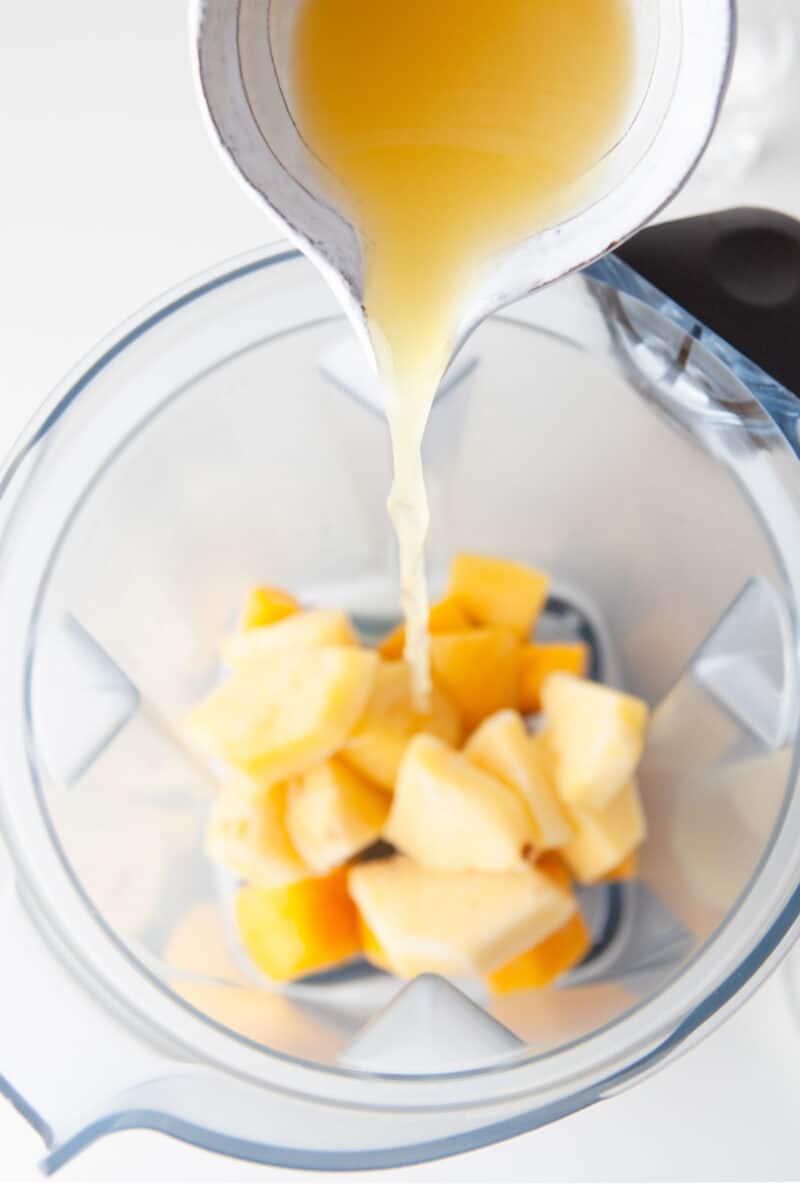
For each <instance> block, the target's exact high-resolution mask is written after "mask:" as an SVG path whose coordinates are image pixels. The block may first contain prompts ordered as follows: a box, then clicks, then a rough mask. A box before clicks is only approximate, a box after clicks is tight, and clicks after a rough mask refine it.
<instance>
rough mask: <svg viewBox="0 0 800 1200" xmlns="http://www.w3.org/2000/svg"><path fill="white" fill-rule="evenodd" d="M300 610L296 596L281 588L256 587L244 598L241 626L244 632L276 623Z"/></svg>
mask: <svg viewBox="0 0 800 1200" xmlns="http://www.w3.org/2000/svg"><path fill="white" fill-rule="evenodd" d="M299 611H300V605H299V604H298V603H297V601H296V600H295V598H294V596H290V595H289V593H288V592H282V591H281V590H280V588H267V587H254V588H250V591H249V592H248V593H247V595H246V596H245V598H244V604H243V605H242V617H241V621H240V623H239V624H240V628H241V629H242V631H243V632H244V633H247V631H248V630H250V629H260V628H261V627H262V626H266V625H274V624H275V622H276V621H282V620H283V619H284V617H293V616H294V615H295V613H298V612H299Z"/></svg>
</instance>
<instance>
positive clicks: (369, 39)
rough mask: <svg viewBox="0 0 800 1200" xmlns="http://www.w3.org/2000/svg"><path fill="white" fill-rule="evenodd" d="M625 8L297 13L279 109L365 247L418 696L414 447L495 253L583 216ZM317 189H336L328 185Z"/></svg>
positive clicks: (438, 6) (422, 699) (309, 2)
mask: <svg viewBox="0 0 800 1200" xmlns="http://www.w3.org/2000/svg"><path fill="white" fill-rule="evenodd" d="M633 60H634V37H633V18H632V15H631V11H630V5H629V3H628V0H459V3H458V4H455V3H453V0H402V2H400V0H301V2H300V4H299V7H298V12H297V16H296V22H295V26H294V40H293V47H292V107H293V111H294V118H295V121H296V124H297V127H298V130H299V131H300V133H301V136H302V137H303V139H304V140H305V142H306V144H307V145H308V146H309V148H310V149H311V151H312V153H313V154H314V155H315V157H316V158H317V160H318V161H319V163H320V166H321V169H323V170H324V171H325V172H326V175H327V176H328V177H329V186H332V187H333V188H334V191H335V195H334V199H335V201H336V203H337V204H338V205H339V206H340V208H341V210H342V211H343V212H344V213H345V214H347V216H348V217H349V219H350V220H351V221H352V223H353V225H354V227H355V228H356V229H357V230H358V231H359V234H360V236H361V239H362V243H363V247H364V259H365V294H364V303H365V309H366V314H367V320H368V323H369V329H370V335H371V338H372V342H373V346H374V348H375V353H376V359H377V363H378V367H379V370H380V374H381V380H382V385H383V392H384V397H385V406H386V415H387V419H388V422H389V428H390V434H391V440H392V448H393V459H394V482H393V485H392V490H391V494H390V499H389V511H390V515H391V518H392V521H393V523H394V526H395V530H396V533H397V538H398V545H399V551H400V567H401V583H402V603H403V611H404V616H405V620H406V650H405V654H406V658H407V660H408V661H409V663H410V664H411V666H412V668H413V677H414V686H415V697H416V703H417V705H418V707H419V708H421V709H424V708H425V707H426V705H427V703H428V698H429V695H430V687H431V684H430V666H429V638H428V629H427V623H428V597H427V589H426V579H425V557H424V552H425V540H426V534H427V528H428V505H427V497H426V490H425V482H424V475H423V469H422V440H423V435H424V432H425V427H426V424H427V421H428V417H429V414H430V410H431V406H432V404H433V400H434V397H435V395H436V390H437V388H438V385H439V383H440V382H441V378H442V376H443V374H444V371H445V370H446V368H447V365H448V363H449V360H450V357H451V354H452V351H453V348H454V342H455V337H456V331H457V328H458V325H459V321H460V319H461V317H462V313H463V311H464V308H465V304H466V301H467V300H468V298H469V296H470V294H471V293H472V292H473V291H474V289H475V288H476V286H478V285H479V283H480V282H481V279H482V278H483V277H484V276H485V274H486V272H487V271H488V270H489V268H490V264H491V261H492V259H493V257H495V256H497V255H498V254H500V253H501V252H503V251H504V250H508V249H509V248H511V247H513V246H514V245H515V244H518V243H519V242H521V241H523V240H527V239H529V238H531V237H533V236H535V234H536V233H537V232H541V231H542V230H543V229H545V228H548V227H550V226H552V225H555V224H558V223H559V222H560V221H563V219H564V218H565V217H567V216H568V215H570V213H572V212H574V211H576V209H578V208H579V207H581V206H583V205H584V204H585V203H586V202H587V199H588V200H590V199H591V194H589V195H588V196H587V189H588V190H589V191H590V186H589V185H588V184H587V178H588V175H589V173H590V172H591V171H592V169H593V168H595V167H596V166H597V164H598V163H600V162H601V160H602V159H603V157H604V156H605V155H606V154H607V153H608V151H609V150H610V149H611V148H612V147H613V145H614V143H615V142H616V140H617V139H618V137H619V136H620V135H621V133H622V132H623V130H624V120H625V117H626V112H627V107H628V102H629V98H630V92H631V81H632V75H633ZM330 180H332V181H333V183H332V185H331V184H330Z"/></svg>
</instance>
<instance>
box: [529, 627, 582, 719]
mask: <svg viewBox="0 0 800 1200" xmlns="http://www.w3.org/2000/svg"><path fill="white" fill-rule="evenodd" d="M588 669H589V647H588V646H587V645H586V644H585V643H584V642H572V643H567V642H564V643H552V644H551V645H542V646H523V647H522V673H521V677H520V701H519V706H520V708H521V709H522V711H523V712H530V713H535V712H538V711H539V709H540V708H541V707H542V685H543V683H544V681H545V679H547V676H548V675H552V674H553V673H554V672H556V671H566V672H567V674H568V675H578V676H580V677H583V676H585V675H586V673H587V671H588Z"/></svg>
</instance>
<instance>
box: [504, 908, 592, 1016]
mask: <svg viewBox="0 0 800 1200" xmlns="http://www.w3.org/2000/svg"><path fill="white" fill-rule="evenodd" d="M591 945H592V938H591V935H590V933H589V928H588V926H587V924H586V922H585V921H584V919H583V917H582V916H581V914H580V913H579V912H576V913H574V914H573V915H572V916H571V917H570V918H569V920H568V921H567V922H566V923H565V924H564V925H562V926H561V928H560V929H557V930H556V931H555V933H551V934H550V936H549V937H547V938H545V939H544V941H543V942H539V944H538V945H537V946H532V947H531V949H530V950H525V951H523V953H522V954H518V955H517V957H516V958H512V959H511V961H510V962H507V963H506V964H505V966H502V967H500V968H499V969H498V970H496V971H493V972H492V973H491V974H490V975H489V978H488V980H487V982H488V984H489V988H490V990H491V991H493V992H494V993H495V994H496V995H500V996H503V995H508V994H509V993H510V992H520V991H524V990H526V989H528V988H543V987H547V986H548V984H550V983H553V982H555V980H556V979H558V978H559V976H561V975H564V974H565V973H566V972H567V971H571V970H572V968H573V967H576V966H577V965H578V963H579V962H581V961H582V959H584V958H585V957H586V955H587V954H588V952H589V950H590V949H591Z"/></svg>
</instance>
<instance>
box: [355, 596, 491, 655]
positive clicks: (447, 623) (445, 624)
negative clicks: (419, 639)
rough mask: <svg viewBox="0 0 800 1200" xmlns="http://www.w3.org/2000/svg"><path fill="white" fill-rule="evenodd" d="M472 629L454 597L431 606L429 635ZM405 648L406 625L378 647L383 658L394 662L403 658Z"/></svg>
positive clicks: (398, 628) (389, 635)
mask: <svg viewBox="0 0 800 1200" xmlns="http://www.w3.org/2000/svg"><path fill="white" fill-rule="evenodd" d="M471 628H472V622H471V621H470V619H469V617H468V616H467V614H466V613H465V612H464V610H463V608H462V607H461V605H460V604H458V603H457V602H456V601H455V600H453V599H452V597H450V596H445V598H444V600H439V601H438V603H436V604H432V605H431V609H430V612H429V614H428V632H429V633H462V632H463V631H464V630H465V629H471ZM405 648H406V628H405V625H398V626H397V628H396V629H393V630H392V632H391V633H390V634H388V636H387V637H385V638H384V639H383V641H382V642H381V644H380V646H379V647H378V652H379V653H380V656H381V658H385V659H387V660H388V661H393V660H396V659H399V658H402V657H403V651H404V650H405Z"/></svg>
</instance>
